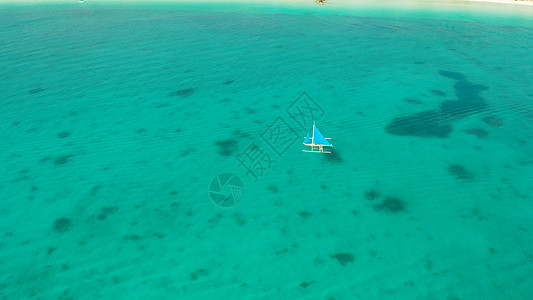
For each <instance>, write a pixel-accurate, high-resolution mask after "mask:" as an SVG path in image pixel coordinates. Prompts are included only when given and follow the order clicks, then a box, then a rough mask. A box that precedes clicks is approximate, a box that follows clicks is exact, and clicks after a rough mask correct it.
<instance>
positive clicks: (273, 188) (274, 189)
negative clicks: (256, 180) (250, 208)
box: [267, 184, 278, 194]
mask: <svg viewBox="0 0 533 300" xmlns="http://www.w3.org/2000/svg"><path fill="white" fill-rule="evenodd" d="M267 190H268V191H269V192H271V193H273V194H277V193H278V186H277V185H274V184H270V185H268V186H267Z"/></svg>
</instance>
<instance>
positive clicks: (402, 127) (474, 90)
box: [385, 70, 488, 138]
mask: <svg viewBox="0 0 533 300" xmlns="http://www.w3.org/2000/svg"><path fill="white" fill-rule="evenodd" d="M439 74H440V75H442V76H444V77H447V78H451V79H454V80H456V81H457V82H456V83H455V84H454V86H453V87H454V89H455V96H456V97H457V100H449V101H444V102H442V103H441V104H440V106H439V109H437V110H430V111H425V112H421V113H417V114H414V115H411V116H406V117H399V118H396V119H394V120H393V121H392V122H391V123H389V125H387V126H386V127H385V129H386V130H387V132H388V133H390V134H394V135H408V136H421V137H440V138H444V137H447V136H449V134H450V133H451V132H452V131H453V127H452V125H451V122H452V121H455V120H457V119H460V118H464V117H466V116H468V115H471V114H474V113H479V112H481V111H483V110H485V109H486V108H487V107H488V104H487V103H486V102H485V100H484V99H483V98H482V97H481V95H480V92H482V91H484V90H487V89H488V88H487V87H486V86H483V85H480V84H473V83H471V82H469V81H468V80H466V79H465V76H464V75H463V74H461V73H456V72H449V71H444V70H441V71H439ZM431 92H432V93H433V94H436V95H439V96H441V95H442V96H444V95H445V94H444V92H442V91H439V90H431Z"/></svg>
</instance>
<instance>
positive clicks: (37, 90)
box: [28, 88, 44, 95]
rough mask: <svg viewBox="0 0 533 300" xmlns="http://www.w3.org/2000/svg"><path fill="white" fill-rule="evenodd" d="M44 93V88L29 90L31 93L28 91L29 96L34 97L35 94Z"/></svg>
mask: <svg viewBox="0 0 533 300" xmlns="http://www.w3.org/2000/svg"><path fill="white" fill-rule="evenodd" d="M42 91H44V89H43V88H35V89H31V90H29V91H28V94H30V95H33V94H37V93H40V92H42Z"/></svg>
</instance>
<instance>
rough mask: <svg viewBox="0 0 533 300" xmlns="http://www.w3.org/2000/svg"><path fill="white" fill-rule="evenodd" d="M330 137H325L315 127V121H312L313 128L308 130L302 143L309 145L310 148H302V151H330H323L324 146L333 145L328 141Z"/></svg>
mask: <svg viewBox="0 0 533 300" xmlns="http://www.w3.org/2000/svg"><path fill="white" fill-rule="evenodd" d="M330 139H331V138H325V137H324V136H323V135H322V133H320V131H318V128H316V125H315V122H313V128H311V130H309V132H308V133H307V136H306V137H305V140H304V145H306V146H309V147H311V150H302V151H304V152H316V153H331V152H329V151H324V147H333V145H332V144H331V143H330V142H329V141H328V140H330Z"/></svg>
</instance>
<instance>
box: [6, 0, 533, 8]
mask: <svg viewBox="0 0 533 300" xmlns="http://www.w3.org/2000/svg"><path fill="white" fill-rule="evenodd" d="M89 2H91V3H121V2H122V3H131V2H141V3H142V2H144V3H164V2H168V3H170V2H174V3H179V2H182V3H186V2H187V3H209V2H211V3H214V2H216V3H240V4H250V3H258V4H269V5H280V6H294V5H304V6H307V5H316V3H315V1H314V0H270V1H265V0H247V1H239V0H211V1H209V0H128V1H126V0H85V3H89ZM330 2H331V3H330V4H329V5H335V6H342V7H349V6H360V5H380V4H381V5H394V6H432V5H435V4H458V3H464V2H485V3H499V4H515V5H533V1H531V0H518V1H516V0H464V1H454V0H452V1H450V0H448V1H429V0H426V1H424V0H417V1H412V0H398V1H395V0H380V1H361V0H331V1H330ZM0 3H18V4H31V3H58V4H59V3H64V4H69V3H78V1H77V0H0Z"/></svg>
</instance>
